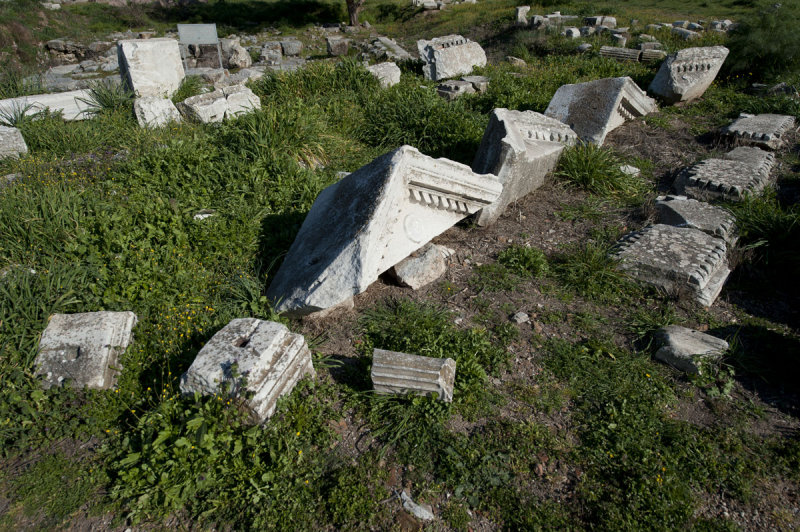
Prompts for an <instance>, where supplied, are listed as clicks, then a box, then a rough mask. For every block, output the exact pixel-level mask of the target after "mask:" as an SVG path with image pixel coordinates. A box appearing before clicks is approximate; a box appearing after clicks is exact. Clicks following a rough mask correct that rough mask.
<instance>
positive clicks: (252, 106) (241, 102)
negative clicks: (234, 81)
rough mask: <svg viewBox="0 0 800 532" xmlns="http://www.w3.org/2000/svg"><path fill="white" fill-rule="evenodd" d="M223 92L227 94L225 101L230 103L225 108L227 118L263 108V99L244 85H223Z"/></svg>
mask: <svg viewBox="0 0 800 532" xmlns="http://www.w3.org/2000/svg"><path fill="white" fill-rule="evenodd" d="M222 93H223V94H224V95H225V103H226V104H227V105H228V108H227V109H226V110H225V118H226V119H228V118H234V117H237V116H239V115H242V114H247V113H250V112H252V111H254V110H256V109H261V100H260V99H259V98H258V96H256V95H255V93H254V92H253V91H251V90H250V89H249V88H247V87H245V86H244V85H230V86H228V87H222Z"/></svg>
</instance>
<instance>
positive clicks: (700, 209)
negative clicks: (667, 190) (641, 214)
mask: <svg viewBox="0 0 800 532" xmlns="http://www.w3.org/2000/svg"><path fill="white" fill-rule="evenodd" d="M655 207H656V220H657V222H658V223H660V224H666V225H674V226H676V227H688V228H691V229H698V230H700V231H702V232H704V233H706V234H709V235H711V236H715V237H717V238H721V239H723V240H725V242H727V243H728V244H729V245H730V244H733V243H734V242H735V241H736V235H735V223H736V218H735V217H734V216H733V215H732V214H731V213H730V212H728V211H726V210H725V209H723V208H722V207H716V206H714V205H710V204H708V203H706V202H704V201H697V200H694V199H691V198H687V197H686V196H659V197H657V198H656V203H655Z"/></svg>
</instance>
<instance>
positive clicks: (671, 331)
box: [654, 325, 729, 374]
mask: <svg viewBox="0 0 800 532" xmlns="http://www.w3.org/2000/svg"><path fill="white" fill-rule="evenodd" d="M655 341H656V342H657V344H659V345H660V347H659V349H658V351H656V352H655V355H654V357H655V358H656V360H660V361H662V362H665V363H667V364H669V365H671V366H673V367H675V368H677V369H679V370H681V371H685V372H686V373H694V374H700V373H702V365H703V363H704V362H713V361H716V360H719V359H720V358H722V357H723V356H724V355H725V351H727V350H728V347H729V346H728V342H726V341H725V340H722V339H721V338H717V337H716V336H711V335H710V334H705V333H701V332H700V331H695V330H692V329H687V328H686V327H681V326H680V325H669V326H667V327H664V328H663V329H659V330H658V331H656V333H655Z"/></svg>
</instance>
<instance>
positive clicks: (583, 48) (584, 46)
mask: <svg viewBox="0 0 800 532" xmlns="http://www.w3.org/2000/svg"><path fill="white" fill-rule="evenodd" d="M591 49H592V45H591V44H589V43H588V42H585V43H583V44H581V45H579V46H578V51H579V52H581V53H585V52H588V51H589V50H591Z"/></svg>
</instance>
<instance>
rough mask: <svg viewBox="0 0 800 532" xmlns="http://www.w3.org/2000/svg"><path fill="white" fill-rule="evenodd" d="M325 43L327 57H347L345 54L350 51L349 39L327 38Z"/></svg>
mask: <svg viewBox="0 0 800 532" xmlns="http://www.w3.org/2000/svg"><path fill="white" fill-rule="evenodd" d="M325 42H326V45H327V47H328V55H332V56H334V57H335V56H339V55H347V52H348V51H349V50H350V39H344V38H342V37H327V38H326V39H325Z"/></svg>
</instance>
